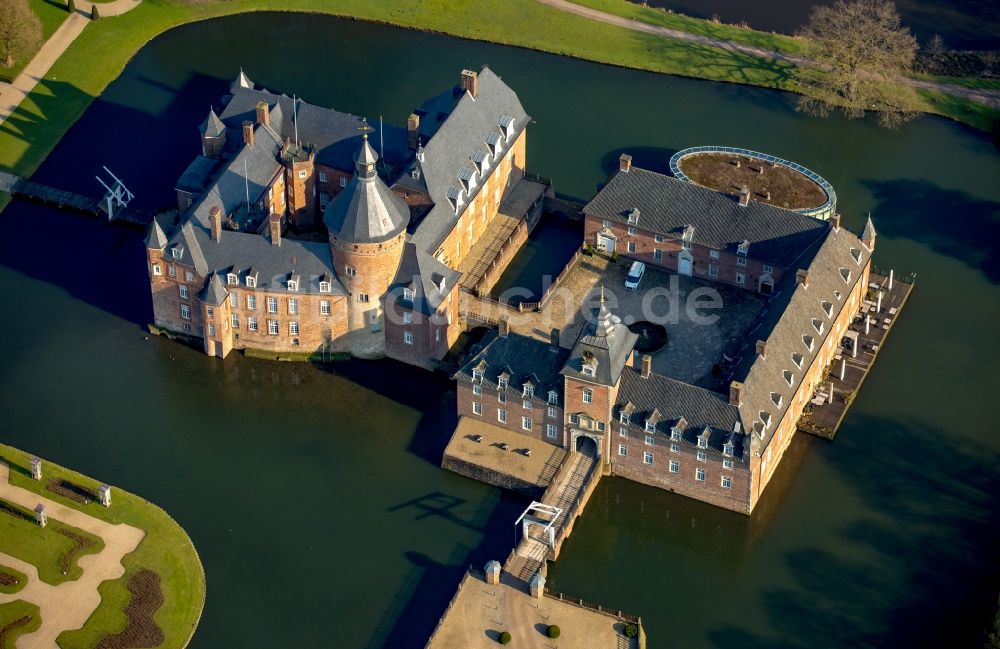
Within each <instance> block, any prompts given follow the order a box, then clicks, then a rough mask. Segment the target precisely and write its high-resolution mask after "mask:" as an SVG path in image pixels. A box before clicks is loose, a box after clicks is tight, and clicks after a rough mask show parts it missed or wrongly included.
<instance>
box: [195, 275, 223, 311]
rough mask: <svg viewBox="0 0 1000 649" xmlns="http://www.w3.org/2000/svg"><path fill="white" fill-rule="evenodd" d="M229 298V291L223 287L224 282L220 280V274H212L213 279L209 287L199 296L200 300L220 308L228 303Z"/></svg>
mask: <svg viewBox="0 0 1000 649" xmlns="http://www.w3.org/2000/svg"><path fill="white" fill-rule="evenodd" d="M228 296H229V291H227V290H226V287H225V286H223V284H222V280H221V279H220V278H219V276H218V274H216V273H212V279H211V280H209V282H208V286H206V287H205V288H204V289H202V291H201V293H199V294H198V299H200V300H201V301H202V302H204V303H205V304H211V305H213V306H218V305H219V304H222V303H223V302H225V301H226V298H227V297H228Z"/></svg>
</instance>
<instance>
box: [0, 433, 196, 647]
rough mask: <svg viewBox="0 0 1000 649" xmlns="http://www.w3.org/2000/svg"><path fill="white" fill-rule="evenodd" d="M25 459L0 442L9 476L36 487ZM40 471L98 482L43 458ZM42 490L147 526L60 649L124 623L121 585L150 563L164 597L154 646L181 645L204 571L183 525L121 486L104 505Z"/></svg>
mask: <svg viewBox="0 0 1000 649" xmlns="http://www.w3.org/2000/svg"><path fill="white" fill-rule="evenodd" d="M28 460H29V456H28V454H26V453H24V452H22V451H19V450H16V449H14V448H11V447H9V446H5V445H2V444H0V461H3V462H6V463H8V464H10V465H11V482H12V483H13V484H15V485H17V486H19V487H23V488H25V489H30V490H32V491H35V492H41V491H42V488H43V487H42V484H41V483H39V482H36V481H35V480H32V479H31V477H30V476H29V475H28V472H27V467H28ZM44 471H45V477H46V478H64V479H66V480H69V481H71V482H73V483H75V484H78V485H80V486H82V487H85V488H87V489H92V490H96V489H97V487H98V485H99V484H100V483H99V482H98V481H96V480H93V479H91V478H88V477H86V476H83V475H80V474H78V473H75V472H73V471H70V470H68V469H64V468H62V467H60V466H57V465H55V464H52V463H50V462H45V463H44ZM45 496H46V497H47V498H50V499H51V500H55V501H58V502H60V503H62V504H64V505H67V506H69V507H73V508H75V509H79V510H81V511H84V512H86V513H88V514H90V515H91V516H94V517H95V518H99V519H101V520H104V521H108V522H110V523H116V524H117V523H127V524H129V525H132V526H134V527H138V528H140V529H142V530H145V532H146V536H145V538H143V540H142V541H141V542H140V543H139V547H138V548H136V550H135V552H132V553H131V554H128V555H125V558H124V559H122V564H123V565H124V566H125V574H124V575H123V576H122V577H121V578H120V579H116V580H114V581H106V582H104V583H103V584H101V586H100V588H99V591H100V593H101V605H100V607H98V609H97V610H96V611H95V612H94V614H93V615H91V616H90V619H89V620H87V623H86V624H85V625H84V627H83V628H82V629H80V630H77V631H67V632H65V633H62V634H61V635H60V636H59V646H60V647H62V648H63V649H76V648H79V649H91V648H92V647H93V646H94V645H95V644H96V643H97V642H98V641H99V640H100V638H102V637H104V636H105V635H107V634H112V633H117V632H119V631H121V630H122V629H123V628H125V625H126V623H127V619H126V617H125V615H124V614H123V613H122V610H123V609H124V607H125V606H126V605H127V604H128V602H129V599H130V594H129V591H128V589H127V588H126V584H127V581H128V578H129V577H130V576H132V575H133V574H135V573H136V572H138V571H140V570H142V569H149V570H153V571H154V572H156V573H157V574H159V576H160V578H161V582H160V583H161V588H162V591H163V598H164V602H163V606H161V607H160V609H159V610H157V612H156V615H155V620H156V623H157V624H158V625H159V626H160V628H161V629H163V631H164V635H165V636H166V638H165V640H164V642H163V643H162V644H161V645H159V647H161V648H163V649H167V648H170V649H173V648H180V647H184V646H185V645H186V644H187V643H188V641H189V639H190V637H191V634H193V633H194V629H195V627H196V626H197V624H198V620H199V619H200V617H201V610H202V607H203V606H204V602H205V573H204V570H203V569H202V566H201V561H200V560H199V558H198V554H197V552H196V551H195V548H194V545H193V544H192V543H191V539H190V538H188V536H187V534H186V533H185V532H184V530H183V529H181V527H180V526H179V525H178V524H177V523H176V522H174V520H173V519H171V518H170V516H169V515H167V513H166V512H164V511H163V510H162V509H160V508H159V507H157V506H155V505H153V504H152V503H149V502H148V501H145V500H143V499H142V498H139V497H138V496H135V495H133V494H130V493H128V492H126V491H123V490H121V489H114V490H113V492H112V498H113V501H112V505H111V507H109V508H105V507H102V506H101V505H100V504H98V503H96V502H91V503H90V504H87V505H81V504H80V503H77V502H75V501H73V500H69V499H67V498H63V497H62V496H59V495H56V494H52V493H49V492H45ZM0 536H2V532H0ZM12 554H13V553H12ZM15 556H16V555H15Z"/></svg>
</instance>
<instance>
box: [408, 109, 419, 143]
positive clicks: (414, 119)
mask: <svg viewBox="0 0 1000 649" xmlns="http://www.w3.org/2000/svg"><path fill="white" fill-rule="evenodd" d="M406 143H407V145H408V146H409V147H410V148H411V149H413V150H414V151H416V150H417V144H419V143H420V115H417V114H416V113H410V116H409V117H407V118H406Z"/></svg>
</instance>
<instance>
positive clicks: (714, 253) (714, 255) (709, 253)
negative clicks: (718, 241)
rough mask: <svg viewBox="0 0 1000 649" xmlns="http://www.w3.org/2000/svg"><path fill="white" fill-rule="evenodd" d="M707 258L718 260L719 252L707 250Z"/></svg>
mask: <svg viewBox="0 0 1000 649" xmlns="http://www.w3.org/2000/svg"><path fill="white" fill-rule="evenodd" d="M708 256H709V257H711V258H712V259H718V258H719V251H718V250H709V251H708Z"/></svg>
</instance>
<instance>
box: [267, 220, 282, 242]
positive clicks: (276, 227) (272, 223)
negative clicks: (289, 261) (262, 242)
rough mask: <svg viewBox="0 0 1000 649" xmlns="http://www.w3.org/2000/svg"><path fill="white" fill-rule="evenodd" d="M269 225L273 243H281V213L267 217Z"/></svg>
mask: <svg viewBox="0 0 1000 649" xmlns="http://www.w3.org/2000/svg"><path fill="white" fill-rule="evenodd" d="M267 225H268V228H269V229H270V231H271V245H272V246H280V245H281V215H280V214H271V215H270V216H269V217H267Z"/></svg>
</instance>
